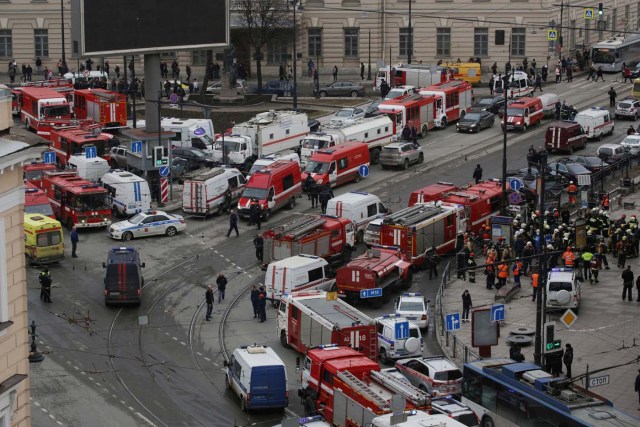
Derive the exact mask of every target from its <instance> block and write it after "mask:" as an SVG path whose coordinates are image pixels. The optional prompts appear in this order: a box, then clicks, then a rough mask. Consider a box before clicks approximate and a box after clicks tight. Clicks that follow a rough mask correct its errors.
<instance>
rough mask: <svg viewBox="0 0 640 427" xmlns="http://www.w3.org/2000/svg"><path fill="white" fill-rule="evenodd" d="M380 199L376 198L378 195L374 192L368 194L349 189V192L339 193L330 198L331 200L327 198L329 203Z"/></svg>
mask: <svg viewBox="0 0 640 427" xmlns="http://www.w3.org/2000/svg"><path fill="white" fill-rule="evenodd" d="M367 199H370V200H376V201H378V200H380V199H379V198H378V196H376V195H375V194H370V193H363V192H360V191H351V192H349V193H344V194H341V195H339V196H336V197H334V198H332V199H331V200H329V203H331V202H353V201H356V200H367Z"/></svg>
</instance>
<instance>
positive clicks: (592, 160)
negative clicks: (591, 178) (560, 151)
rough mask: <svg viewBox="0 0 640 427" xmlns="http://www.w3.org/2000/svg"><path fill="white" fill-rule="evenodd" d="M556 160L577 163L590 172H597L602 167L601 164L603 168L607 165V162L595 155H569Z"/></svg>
mask: <svg viewBox="0 0 640 427" xmlns="http://www.w3.org/2000/svg"><path fill="white" fill-rule="evenodd" d="M558 162H562V163H579V164H581V165H582V166H584V167H585V168H586V169H589V171H591V173H595V172H599V171H600V170H601V169H602V168H603V165H604V168H605V169H606V168H607V166H609V165H608V164H607V162H603V161H602V160H601V159H600V158H599V157H596V156H570V157H565V158H563V159H560V160H558Z"/></svg>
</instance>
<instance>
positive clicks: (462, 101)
mask: <svg viewBox="0 0 640 427" xmlns="http://www.w3.org/2000/svg"><path fill="white" fill-rule="evenodd" d="M420 95H427V96H428V95H431V96H435V97H437V98H438V99H437V102H436V109H435V110H436V117H435V122H436V124H435V125H436V127H439V128H446V127H447V124H449V123H451V122H454V121H456V120H458V119H459V118H461V117H464V115H465V114H467V113H468V112H469V110H471V105H472V104H473V86H471V84H470V83H467V82H464V81H461V80H452V81H450V82H446V83H438V84H435V85H431V86H428V87H425V88H423V89H420ZM378 108H380V107H378Z"/></svg>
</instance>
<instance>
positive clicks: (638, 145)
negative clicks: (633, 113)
mask: <svg viewBox="0 0 640 427" xmlns="http://www.w3.org/2000/svg"><path fill="white" fill-rule="evenodd" d="M620 145H622V146H623V147H629V151H630V152H631V154H638V153H640V135H637V134H636V135H627V137H626V138H625V139H623V140H622V142H621V143H620Z"/></svg>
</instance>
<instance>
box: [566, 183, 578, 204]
mask: <svg viewBox="0 0 640 427" xmlns="http://www.w3.org/2000/svg"><path fill="white" fill-rule="evenodd" d="M567 193H569V205H570V206H575V204H576V196H577V195H578V187H576V185H575V184H574V183H573V181H570V182H569V186H568V187H567Z"/></svg>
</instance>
